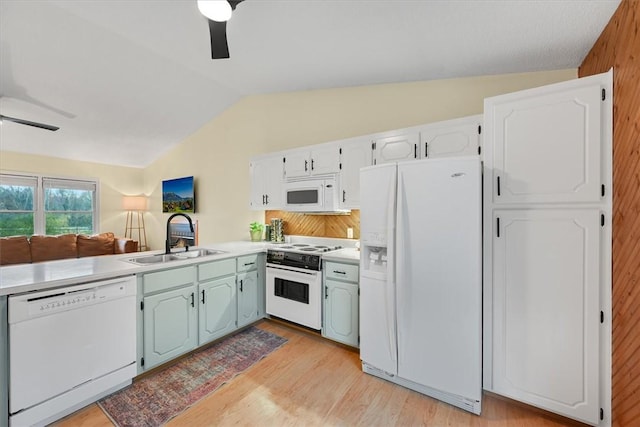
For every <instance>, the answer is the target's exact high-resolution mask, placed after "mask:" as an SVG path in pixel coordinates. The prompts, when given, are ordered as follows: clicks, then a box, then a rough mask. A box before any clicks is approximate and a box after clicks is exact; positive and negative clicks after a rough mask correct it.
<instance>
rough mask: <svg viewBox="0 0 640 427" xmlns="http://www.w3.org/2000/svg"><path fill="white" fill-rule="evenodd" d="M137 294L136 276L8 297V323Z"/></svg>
mask: <svg viewBox="0 0 640 427" xmlns="http://www.w3.org/2000/svg"><path fill="white" fill-rule="evenodd" d="M135 294H136V280H135V277H133V276H132V277H124V278H119V279H112V280H104V281H100V282H93V283H86V284H83V285H76V286H71V287H67V288H62V289H52V290H48V291H42V292H35V293H29V294H22V295H15V296H11V297H9V323H17V322H20V321H23V320H27V319H31V318H34V317H40V316H47V315H50V314H54V313H58V312H62V311H67V310H74V309H78V308H80V307H83V306H88V305H93V304H100V303H102V302H105V301H108V300H114V299H119V298H124V297H126V296H128V295H135Z"/></svg>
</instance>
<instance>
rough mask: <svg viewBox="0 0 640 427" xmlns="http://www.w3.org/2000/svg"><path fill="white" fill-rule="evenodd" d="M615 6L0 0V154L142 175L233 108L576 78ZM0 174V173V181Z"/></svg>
mask: <svg viewBox="0 0 640 427" xmlns="http://www.w3.org/2000/svg"><path fill="white" fill-rule="evenodd" d="M619 2H620V1H619V0H606V1H603V0H589V1H580V0H548V1H542V0H538V1H525V0H497V1H483V0H466V1H433V0H422V1H420V0H411V1H408V0H407V1H405V0H396V1H386V0H286V1H285V0H245V1H244V2H243V3H241V4H239V5H238V7H237V9H236V11H235V13H234V15H233V17H232V18H231V21H230V22H229V23H228V25H227V35H228V39H229V49H230V55H231V58H230V59H225V60H211V57H210V52H211V50H210V45H209V29H208V25H207V21H206V19H205V18H204V17H203V16H201V15H200V14H199V12H198V9H197V7H196V1H195V0H129V1H113V0H84V1H79V0H72V1H63V0H46V1H41V0H29V1H22V0H1V1H0V43H1V46H0V47H1V52H0V53H1V55H0V95H2V98H1V99H0V113H1V114H3V115H6V116H12V117H19V118H23V119H27V120H33V121H40V122H44V123H49V124H53V125H57V126H60V127H61V129H60V130H59V131H57V132H49V131H46V130H40V129H36V128H31V127H28V126H21V125H17V124H14V123H8V122H5V123H4V124H2V126H0V149H1V150H7V151H18V152H25V153H33V154H43V155H49V156H56V157H64V158H69V159H75V160H85V161H94V162H100V163H108V164H117V165H123V166H135V167H143V166H146V165H148V164H150V163H151V162H153V161H154V160H155V159H157V158H158V157H160V156H161V155H163V154H164V153H165V152H166V151H167V150H169V149H170V148H171V147H172V146H174V145H176V144H179V143H180V142H181V141H183V140H184V139H185V138H186V137H187V136H189V135H190V134H192V133H194V132H195V131H196V130H197V129H199V128H200V127H201V126H203V125H204V124H205V123H207V122H208V121H210V120H211V119H212V118H214V117H216V116H217V115H218V114H220V113H221V112H222V111H224V110H225V109H227V108H229V107H230V106H231V105H232V104H233V103H235V102H236V101H238V100H239V99H240V98H241V97H243V96H246V95H253V94H260V93H272V92H283V91H298V90H308V89H323V88H334V87H346V86H358V85H371V84H379V83H394V82H408V81H418V80H433V79H442V78H455V77H466V76H479V75H490V74H501V73H512V72H527V71H540V70H555V69H565V68H576V67H578V66H579V65H580V63H581V62H582V60H583V59H584V57H585V55H586V54H587V53H588V51H589V49H590V48H591V46H592V45H593V44H594V42H595V41H596V39H597V38H598V36H599V35H600V33H601V31H602V29H603V28H604V26H605V25H606V24H607V22H608V21H609V19H610V17H611V15H612V14H613V12H614V11H615V9H616V8H617V6H618V4H619ZM9 166H10V165H4V164H3V165H2V167H4V168H8V167H9Z"/></svg>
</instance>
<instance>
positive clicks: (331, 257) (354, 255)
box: [322, 248, 360, 264]
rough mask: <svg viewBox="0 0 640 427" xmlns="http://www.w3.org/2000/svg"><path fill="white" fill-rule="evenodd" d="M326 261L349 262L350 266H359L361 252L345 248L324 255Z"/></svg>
mask: <svg viewBox="0 0 640 427" xmlns="http://www.w3.org/2000/svg"><path fill="white" fill-rule="evenodd" d="M322 259H323V260H325V261H337V262H348V263H350V264H358V263H359V262H360V251H359V250H357V249H356V248H344V249H340V250H337V251H331V252H328V253H326V254H322Z"/></svg>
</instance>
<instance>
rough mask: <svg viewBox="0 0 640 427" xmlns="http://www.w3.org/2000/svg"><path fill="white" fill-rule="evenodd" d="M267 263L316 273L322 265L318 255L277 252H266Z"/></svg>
mask: <svg viewBox="0 0 640 427" xmlns="http://www.w3.org/2000/svg"><path fill="white" fill-rule="evenodd" d="M267 263H269V264H278V265H282V266H289V267H297V268H304V269H307V270H316V271H319V270H320V266H321V265H322V264H321V262H320V255H311V254H302V253H297V252H289V251H279V250H268V251H267Z"/></svg>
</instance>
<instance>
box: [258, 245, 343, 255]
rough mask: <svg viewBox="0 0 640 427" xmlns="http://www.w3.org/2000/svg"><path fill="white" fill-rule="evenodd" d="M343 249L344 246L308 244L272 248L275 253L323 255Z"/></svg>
mask: <svg viewBox="0 0 640 427" xmlns="http://www.w3.org/2000/svg"><path fill="white" fill-rule="evenodd" d="M338 249H342V246H326V245H310V244H308V243H291V244H287V245H278V246H276V247H273V248H271V249H270V250H273V251H282V252H302V253H318V254H319V253H323V252H330V251H336V250H338Z"/></svg>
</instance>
